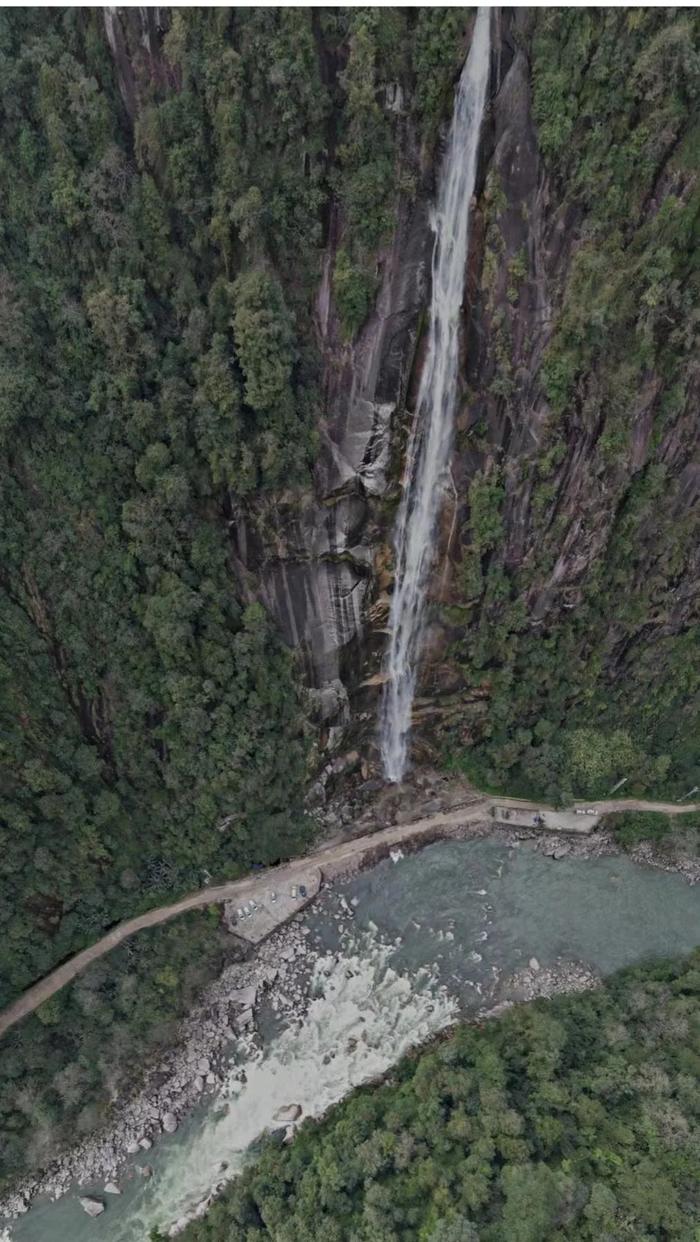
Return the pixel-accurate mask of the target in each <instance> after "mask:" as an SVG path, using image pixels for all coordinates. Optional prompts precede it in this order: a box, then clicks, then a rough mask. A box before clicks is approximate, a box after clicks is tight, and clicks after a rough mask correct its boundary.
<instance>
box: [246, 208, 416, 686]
mask: <svg viewBox="0 0 700 1242" xmlns="http://www.w3.org/2000/svg"><path fill="white" fill-rule="evenodd" d="M332 236H333V230H331V238H332ZM431 247H432V234H431V232H430V229H429V227H428V221H427V204H426V201H425V200H419V201H418V203H417V204H416V205H415V206H414V207H413V208H412V209H411V210H409V209H408V208H404V209H402V214H401V216H400V219H399V224H398V227H397V230H396V233H395V236H394V238H393V240H392V244H391V246H390V248H389V249H387V250H386V251H385V252H384V254H383V255H381V256H380V260H379V263H380V266H381V273H382V277H381V286H380V290H379V294H378V297H377V301H376V304H375V306H374V309H373V310H372V312H371V314H370V316H369V317H368V319H367V322H366V323H365V325H364V327H363V328H362V330H361V331H360V333H359V335H358V337H357V338H356V340H354V341H353V342H344V341H343V340H342V338H341V335H340V330H339V325H338V322H337V316H336V314H335V310H334V307H333V298H332V292H331V274H332V263H333V249H334V247H333V242H332V241H331V243H330V246H329V251H328V254H327V258H326V261H325V264H324V276H323V280H322V283H321V287H320V290H319V295H318V301H317V324H318V334H319V345H320V348H321V352H322V357H323V380H322V389H323V405H324V416H323V418H322V421H321V425H320V429H319V430H320V435H321V450H320V453H319V458H318V461H317V464H316V467H315V470H314V477H313V492H312V493H310V494H309V493H306V494H304V495H289V494H288V495H286V496H285V497H284V498H283V499H281V498H279V499H277V500H275V501H274V502H272V503H270V504H267V503H266V504H265V505H264V511H263V508H262V507H257V508H256V509H255V510H254V511H253V512H252V513H248V514H247V515H245V516H242V517H240V519H239V520H238V522H237V523H236V526H235V528H234V529H233V535H234V546H235V553H236V558H237V560H238V563H239V566H240V567H242V569H243V571H244V572H245V571H251V572H252V574H253V576H254V578H255V579H256V581H257V584H258V585H257V588H254V590H257V592H258V593H259V596H260V598H261V599H262V601H263V602H264V603H265V605H266V607H267V608H268V609H269V610H270V612H271V613H272V614H273V616H275V617H276V618H277V620H278V622H279V625H280V629H281V631H282V634H283V635H284V637H285V639H286V641H287V642H289V643H290V645H292V646H294V647H297V648H299V649H300V650H301V651H302V653H303V656H304V658H305V662H306V665H307V669H308V674H309V678H310V681H311V683H312V684H313V685H315V686H317V687H324V686H328V685H330V684H331V683H333V682H334V681H335V680H336V679H338V678H339V677H341V678H347V677H349V679H350V680H351V681H352V680H355V679H356V677H357V667H358V656H359V640H360V638H361V635H362V633H363V630H365V628H366V625H367V618H366V609H367V601H368V597H369V595H370V594H371V592H372V590H373V582H374V575H373V561H374V555H375V550H376V547H377V544H378V542H380V541H381V540H383V539H384V538H386V535H387V531H386V520H385V519H384V518H383V516H382V513H381V511H380V508H379V505H380V502H381V499H382V497H384V496H385V494H386V492H387V489H388V486H389V483H390V475H391V463H392V451H393V444H392V435H393V424H394V421H395V420H394V415H395V412H396V410H397V409H398V408H399V407H400V406H401V404H402V402H403V400H404V398H405V393H406V389H407V385H408V381H409V376H410V372H411V365H412V360H413V353H414V349H415V344H416V338H417V333H418V323H419V319H420V315H421V313H422V311H423V308H424V305H425V301H426V283H427V281H426V273H427V268H428V265H429V258H430V252H431ZM353 670H354V671H353Z"/></svg>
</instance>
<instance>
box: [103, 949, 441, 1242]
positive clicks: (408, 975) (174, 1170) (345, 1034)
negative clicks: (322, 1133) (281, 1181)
mask: <svg viewBox="0 0 700 1242" xmlns="http://www.w3.org/2000/svg"><path fill="white" fill-rule="evenodd" d="M394 951H395V946H394V944H393V943H392V944H387V943H383V942H382V941H380V940H379V939H377V937H376V936H375V934H374V933H373V932H371V931H369V932H363V933H361V934H360V935H359V936H358V937H356V938H354V937H353V938H351V939H350V940H348V941H347V943H346V948H345V952H344V954H343V956H342V957H341V958H340V959H338V958H337V957H336V956H335V955H334V954H327V955H323V956H321V957H319V958H318V960H317V961H316V963H315V964H314V967H313V971H312V976H311V982H310V994H311V999H310V1002H309V1006H308V1010H307V1012H306V1014H305V1016H304V1018H303V1020H302V1021H301V1022H300V1023H299V1024H298V1025H296V1026H294V1027H289V1028H287V1029H286V1030H285V1031H283V1033H282V1034H281V1035H280V1036H279V1037H278V1038H277V1039H276V1040H274V1041H273V1042H272V1044H271V1045H270V1046H269V1048H268V1050H267V1051H266V1052H265V1053H261V1054H260V1056H259V1058H258V1059H257V1060H255V1061H253V1062H249V1063H247V1064H246V1066H245V1075H246V1081H245V1083H244V1084H243V1086H242V1087H241V1085H240V1083H239V1082H238V1081H237V1075H236V1073H235V1071H232V1074H231V1077H230V1079H229V1081H228V1082H227V1083H226V1084H225V1085H224V1087H223V1089H222V1092H221V1096H220V1101H219V1106H218V1111H216V1110H214V1109H212V1110H211V1111H210V1112H209V1114H208V1116H207V1117H206V1119H205V1121H204V1123H203V1124H199V1125H198V1126H197V1127H196V1128H192V1129H191V1131H190V1133H189V1134H188V1135H187V1136H186V1138H185V1141H184V1142H183V1141H179V1142H178V1143H177V1145H175V1144H173V1146H172V1147H171V1148H170V1151H169V1159H168V1160H167V1161H166V1162H165V1165H164V1167H162V1168H161V1169H159V1170H158V1175H157V1177H154V1178H153V1180H152V1182H150V1183H148V1184H147V1185H146V1186H145V1187H143V1189H142V1191H141V1192H140V1194H139V1199H138V1202H134V1203H133V1204H132V1205H131V1207H130V1210H129V1211H128V1213H127V1215H126V1216H125V1217H124V1216H123V1217H122V1220H121V1221H120V1222H119V1224H117V1222H116V1220H114V1209H115V1208H116V1206H117V1205H116V1204H114V1205H113V1204H110V1215H112V1218H113V1220H112V1222H110V1225H111V1227H110V1229H109V1233H108V1234H107V1233H105V1235H104V1236H108V1237H109V1239H110V1242H134V1239H135V1238H140V1237H147V1236H148V1232H149V1230H150V1229H152V1227H153V1226H154V1225H159V1226H160V1227H161V1228H164V1229H169V1230H170V1231H171V1234H170V1236H174V1234H175V1233H176V1232H177V1231H178V1228H179V1227H181V1226H182V1225H183V1224H184V1219H183V1218H184V1216H185V1214H186V1213H189V1212H191V1211H192V1210H196V1209H197V1207H198V1206H199V1205H203V1201H205V1200H206V1199H207V1197H208V1196H209V1194H210V1193H211V1191H212V1189H213V1186H214V1185H215V1184H216V1183H219V1184H220V1183H221V1182H222V1180H228V1179H230V1178H231V1177H233V1176H235V1175H236V1174H237V1173H239V1172H240V1171H241V1169H242V1168H243V1166H244V1164H245V1163H246V1161H247V1160H248V1159H250V1154H249V1149H250V1148H251V1146H252V1144H254V1143H255V1141H256V1140H257V1139H259V1138H260V1136H261V1135H262V1134H263V1133H264V1131H265V1130H266V1129H268V1128H270V1127H272V1126H273V1125H274V1117H275V1114H276V1113H277V1112H278V1110H279V1109H281V1108H284V1107H285V1106H287V1105H290V1104H298V1105H300V1106H301V1108H302V1110H303V1111H302V1117H308V1116H314V1117H317V1116H319V1115H320V1114H321V1113H323V1112H325V1110H326V1109H327V1108H329V1107H330V1105H331V1104H335V1103H337V1102H338V1101H339V1100H341V1099H342V1098H343V1097H344V1096H345V1095H347V1093H348V1091H350V1090H351V1089H352V1088H353V1087H356V1086H358V1085H360V1084H361V1083H363V1082H367V1081H368V1080H370V1079H372V1078H375V1077H377V1076H378V1075H381V1074H383V1073H385V1072H386V1071H387V1070H388V1069H389V1068H390V1067H391V1066H392V1065H393V1064H394V1063H395V1062H396V1061H397V1060H398V1059H399V1058H400V1057H401V1056H402V1055H403V1054H404V1053H405V1052H406V1051H407V1050H408V1049H409V1048H411V1047H414V1046H415V1045H417V1044H419V1043H421V1042H423V1041H424V1040H426V1039H428V1038H430V1036H431V1035H433V1034H435V1033H436V1032H438V1031H440V1030H442V1029H444V1028H445V1027H446V1026H448V1025H449V1024H450V1023H451V1022H453V1021H454V1020H455V1019H456V1016H457V1002H456V1000H455V999H453V998H452V997H450V996H448V995H447V993H446V990H445V989H444V988H442V987H440V986H439V984H438V981H437V978H436V976H435V975H434V974H433V973H432V972H431V971H430V970H429V969H419V970H417V971H414V972H408V971H407V972H399V971H398V970H396V969H395V968H394V967H393V966H392V965H391V964H390V961H389V959H390V957H391V955H392V953H393V952H394ZM223 1161H225V1162H226V1164H227V1168H226V1170H225V1172H223V1171H222V1170H221V1164H222V1162H223ZM102 1219H103V1218H100V1222H99V1223H100V1224H102ZM106 1223H107V1221H106V1218H105V1224H106Z"/></svg>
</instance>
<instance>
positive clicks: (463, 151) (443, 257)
mask: <svg viewBox="0 0 700 1242" xmlns="http://www.w3.org/2000/svg"><path fill="white" fill-rule="evenodd" d="M489 22H490V15H489V10H488V9H486V8H480V9H479V11H478V14H477V18H476V24H475V27H474V34H473V37H472V43H471V47H470V49H469V56H468V57H467V61H466V64H465V66H464V70H463V72H462V76H461V78H460V82H459V87H458V89H457V95H456V98H455V106H454V113H453V116H452V124H451V126H450V133H449V138H448V142H447V149H446V151H445V158H444V162H443V166H442V173H441V177H440V189H439V194H438V204H437V209H436V211H435V212H434V213H433V218H432V227H433V231H434V233H435V248H434V252H433V283H432V295H431V305H430V328H429V332H428V347H427V353H426V359H425V365H424V367H423V374H422V378H421V384H420V390H419V394H418V404H417V409H416V418H415V422H414V426H413V431H412V434H411V439H410V443H409V447H408V456H407V462H406V483H405V486H404V492H403V497H402V501H401V505H400V508H399V514H398V519H397V524H396V534H395V545H396V580H395V585H394V594H393V596H392V601H391V613H390V618H389V649H388V653H387V660H386V668H387V673H388V678H387V681H386V684H385V690H384V695H383V699H382V707H381V714H380V746H381V752H382V760H383V763H384V772H385V775H386V777H387V779H388V780H390V781H400V780H401V778H402V776H403V774H404V771H405V768H406V758H407V752H408V732H409V729H410V724H411V709H412V704H413V697H414V692H415V683H416V672H417V665H418V657H419V654H420V647H421V640H422V632H423V617H424V612H425V596H426V588H427V583H428V576H429V573H430V568H431V565H432V561H433V553H434V543H435V527H436V524H437V518H438V513H439V510H440V505H441V500H442V497H443V495H444V485H445V476H446V474H447V467H448V462H449V453H450V446H451V442H452V430H453V422H454V407H455V399H456V394H457V373H458V364H459V324H460V308H461V304H462V297H463V293H464V273H465V267H466V261H467V255H468V253H469V217H470V205H471V198H472V195H473V193H474V184H475V180H476V157H477V152H478V149H479V133H480V130H481V121H482V118H483V114H484V105H485V102H486V87H487V84H488V75H489V51H490V40H489Z"/></svg>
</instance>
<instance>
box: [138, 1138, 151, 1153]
mask: <svg viewBox="0 0 700 1242" xmlns="http://www.w3.org/2000/svg"><path fill="white" fill-rule="evenodd" d="M152 1146H153V1140H152V1139H149V1138H145V1137H144V1138H140V1139H139V1147H140V1148H141V1150H142V1151H150V1150H151V1148H152Z"/></svg>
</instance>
